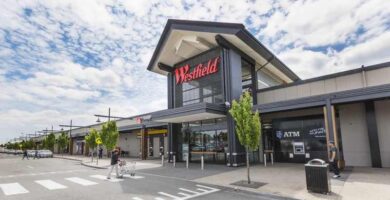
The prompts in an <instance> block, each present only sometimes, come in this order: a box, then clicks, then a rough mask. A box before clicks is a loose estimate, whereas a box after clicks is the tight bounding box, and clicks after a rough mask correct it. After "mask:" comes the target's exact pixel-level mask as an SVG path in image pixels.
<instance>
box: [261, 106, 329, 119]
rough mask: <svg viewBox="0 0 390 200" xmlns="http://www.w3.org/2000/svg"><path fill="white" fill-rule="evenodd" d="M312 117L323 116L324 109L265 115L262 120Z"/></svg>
mask: <svg viewBox="0 0 390 200" xmlns="http://www.w3.org/2000/svg"><path fill="white" fill-rule="evenodd" d="M310 115H323V111H322V107H320V108H310V109H302V110H294V111H285V112H275V113H269V114H263V115H261V118H262V119H263V120H270V119H277V118H286V117H298V116H299V117H300V116H310Z"/></svg>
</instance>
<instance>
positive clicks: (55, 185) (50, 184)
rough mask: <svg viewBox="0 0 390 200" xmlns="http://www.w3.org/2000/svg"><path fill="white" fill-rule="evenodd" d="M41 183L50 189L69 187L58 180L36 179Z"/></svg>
mask: <svg viewBox="0 0 390 200" xmlns="http://www.w3.org/2000/svg"><path fill="white" fill-rule="evenodd" d="M35 182H36V183H38V184H39V185H42V186H43V187H45V188H47V189H49V190H58V189H65V188H67V187H66V186H65V185H61V184H59V183H57V182H54V181H52V180H37V181H35Z"/></svg>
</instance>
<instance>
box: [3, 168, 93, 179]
mask: <svg viewBox="0 0 390 200" xmlns="http://www.w3.org/2000/svg"><path fill="white" fill-rule="evenodd" d="M82 171H87V170H85V169H81V170H66V171H56V172H41V173H29V174H14V175H6V176H0V179H5V178H15V177H23V176H39V175H46V174H65V173H73V172H82Z"/></svg>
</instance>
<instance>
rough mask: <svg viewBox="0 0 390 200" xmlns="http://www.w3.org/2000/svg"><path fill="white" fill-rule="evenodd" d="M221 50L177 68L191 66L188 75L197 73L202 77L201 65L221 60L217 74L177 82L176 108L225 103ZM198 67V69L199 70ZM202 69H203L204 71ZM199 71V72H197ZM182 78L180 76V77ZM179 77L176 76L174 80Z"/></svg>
mask: <svg viewBox="0 0 390 200" xmlns="http://www.w3.org/2000/svg"><path fill="white" fill-rule="evenodd" d="M220 53H221V51H220V49H216V50H213V51H210V52H208V53H206V54H203V55H200V56H197V57H194V58H193V59H191V60H189V61H185V62H183V63H179V64H177V65H176V66H175V67H176V68H180V67H182V66H185V65H187V64H188V65H189V66H190V68H189V70H188V73H195V74H196V76H200V75H199V74H201V71H202V70H201V68H199V67H198V66H199V64H201V65H202V66H203V68H204V67H205V66H207V65H208V62H209V61H210V59H211V60H213V59H215V58H219V62H218V64H217V69H218V70H217V71H216V72H215V73H211V74H207V75H204V76H202V77H197V78H195V79H193V80H191V81H188V82H179V83H177V82H176V81H174V82H175V107H181V106H185V105H190V104H195V103H201V102H207V103H215V104H220V103H223V102H224V97H223V86H222V82H223V81H222V71H223V70H222V65H221V62H220ZM197 67H198V68H197ZM203 68H202V69H203ZM196 70H197V71H196ZM179 77H180V76H179ZM176 78H177V77H176V76H174V79H176Z"/></svg>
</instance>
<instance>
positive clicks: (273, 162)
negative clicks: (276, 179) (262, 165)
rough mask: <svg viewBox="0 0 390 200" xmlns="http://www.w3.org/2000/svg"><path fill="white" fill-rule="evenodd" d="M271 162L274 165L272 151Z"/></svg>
mask: <svg viewBox="0 0 390 200" xmlns="http://www.w3.org/2000/svg"><path fill="white" fill-rule="evenodd" d="M271 164H272V165H274V153H271Z"/></svg>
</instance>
